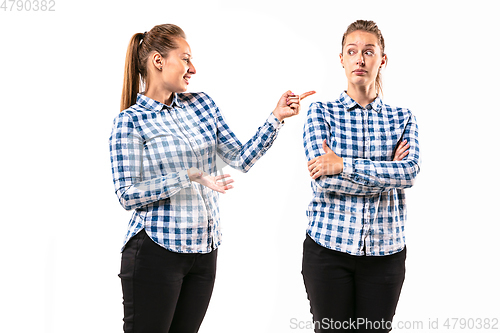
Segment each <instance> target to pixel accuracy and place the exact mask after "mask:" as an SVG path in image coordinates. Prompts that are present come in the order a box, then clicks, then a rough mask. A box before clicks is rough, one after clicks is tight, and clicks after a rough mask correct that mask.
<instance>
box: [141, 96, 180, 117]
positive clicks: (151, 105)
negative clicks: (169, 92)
mask: <svg viewBox="0 0 500 333" xmlns="http://www.w3.org/2000/svg"><path fill="white" fill-rule="evenodd" d="M136 103H137V105H140V106H142V107H143V108H146V109H148V110H153V111H155V112H159V111H161V110H163V109H166V108H171V107H174V106H177V107H182V105H181V104H180V103H179V100H178V99H177V94H176V93H174V98H173V99H172V104H170V105H166V104H163V103H160V102H158V101H156V100H154V99H152V98H149V97H147V96H145V95H143V94H141V93H138V94H137V102H136Z"/></svg>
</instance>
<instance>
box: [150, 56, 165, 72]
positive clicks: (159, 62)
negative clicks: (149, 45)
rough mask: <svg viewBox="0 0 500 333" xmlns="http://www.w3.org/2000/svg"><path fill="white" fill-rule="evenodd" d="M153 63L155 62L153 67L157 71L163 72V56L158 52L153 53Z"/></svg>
mask: <svg viewBox="0 0 500 333" xmlns="http://www.w3.org/2000/svg"><path fill="white" fill-rule="evenodd" d="M151 59H152V61H153V66H154V67H155V68H156V69H157V70H160V71H161V70H162V68H163V57H162V56H161V54H160V53H158V52H155V53H153V55H152V57H151Z"/></svg>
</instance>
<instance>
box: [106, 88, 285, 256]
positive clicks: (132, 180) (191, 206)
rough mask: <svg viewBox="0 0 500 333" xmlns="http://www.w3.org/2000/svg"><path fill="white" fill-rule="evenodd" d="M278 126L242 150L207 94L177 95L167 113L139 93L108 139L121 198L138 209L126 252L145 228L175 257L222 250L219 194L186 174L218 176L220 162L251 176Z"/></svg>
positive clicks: (272, 122) (273, 123)
mask: <svg viewBox="0 0 500 333" xmlns="http://www.w3.org/2000/svg"><path fill="white" fill-rule="evenodd" d="M281 127H282V124H281V123H280V122H279V121H278V119H277V118H276V117H274V115H272V114H271V115H270V116H269V118H268V119H267V121H266V122H265V123H264V125H263V126H261V127H260V128H259V129H258V130H257V133H256V134H255V135H254V136H253V137H252V138H251V139H250V140H249V141H248V142H247V143H245V144H244V145H243V144H241V143H240V141H238V139H237V138H236V136H235V135H234V134H233V132H232V131H231V130H230V129H229V127H228V126H227V124H226V122H225V121H224V118H223V116H222V114H221V112H220V111H219V109H218V108H217V106H216V105H215V103H214V102H213V100H212V99H211V98H210V97H209V96H207V95H206V94H204V93H186V94H176V95H174V99H173V102H172V104H171V105H170V106H167V105H164V104H162V103H160V102H157V101H155V100H153V99H150V98H148V97H146V96H144V95H142V94H138V97H137V103H136V104H134V105H132V106H131V107H130V108H128V109H126V110H124V111H123V112H121V113H120V114H119V115H118V116H117V117H116V118H115V120H114V124H113V130H112V133H111V137H110V140H109V145H110V153H111V165H112V172H113V181H114V185H115V192H116V195H117V196H118V199H119V201H120V203H121V205H122V206H123V207H124V208H125V209H127V210H131V209H133V210H134V212H133V214H132V218H131V219H130V222H129V225H128V231H127V234H126V236H125V241H124V246H125V244H126V243H127V242H128V240H129V239H130V238H132V237H133V236H134V235H136V234H137V233H138V232H139V231H141V230H142V229H145V230H146V233H147V234H148V235H149V236H150V237H151V239H153V240H154V241H155V242H156V243H158V244H159V245H161V246H163V247H164V248H166V249H168V250H171V251H174V252H180V253H208V252H210V251H212V250H213V249H215V248H217V247H218V246H219V244H220V239H221V233H220V226H219V207H218V201H219V196H218V193H217V192H215V191H213V190H211V189H209V188H208V187H205V186H202V185H200V184H199V183H196V182H191V181H190V179H189V177H188V175H187V169H189V168H191V167H196V168H198V169H200V170H203V171H205V172H207V173H209V174H211V175H216V173H217V169H216V167H217V166H216V155H218V156H219V157H220V158H221V159H222V160H223V161H224V162H225V163H227V164H228V165H230V166H232V167H233V168H236V169H238V170H241V171H243V172H247V171H248V170H249V169H250V168H251V167H252V165H253V164H254V163H255V162H256V161H257V160H258V159H259V158H260V157H261V156H262V155H264V153H265V152H266V151H267V149H268V148H269V147H270V146H271V144H272V143H273V141H274V139H275V138H276V135H277V133H278V130H279V129H280V128H281ZM219 167H222V166H221V165H219ZM122 250H123V248H122Z"/></svg>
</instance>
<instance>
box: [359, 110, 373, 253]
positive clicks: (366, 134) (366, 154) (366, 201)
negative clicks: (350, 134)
mask: <svg viewBox="0 0 500 333" xmlns="http://www.w3.org/2000/svg"><path fill="white" fill-rule="evenodd" d="M367 107H368V108H361V114H362V119H363V122H362V126H363V158H364V159H370V129H369V126H370V124H369V117H370V109H371V106H370V105H368V106H367ZM362 198H363V221H362V225H363V248H364V251H363V252H364V255H366V252H367V244H366V243H367V242H368V241H369V236H370V233H371V232H372V225H371V223H370V221H371V219H370V198H367V197H366V196H362Z"/></svg>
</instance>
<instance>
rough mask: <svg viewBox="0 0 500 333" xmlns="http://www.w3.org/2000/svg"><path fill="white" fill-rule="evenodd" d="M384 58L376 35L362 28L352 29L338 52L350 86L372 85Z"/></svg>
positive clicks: (384, 60)
mask: <svg viewBox="0 0 500 333" xmlns="http://www.w3.org/2000/svg"><path fill="white" fill-rule="evenodd" d="M386 59H387V58H386V56H385V54H383V52H382V50H381V48H380V45H379V44H378V39H377V36H376V35H375V34H373V33H370V32H366V31H362V30H356V31H353V32H351V33H350V34H348V35H347V36H346V38H345V42H344V46H343V48H342V53H341V54H340V62H341V64H342V66H344V69H345V75H346V77H347V81H348V84H349V86H350V87H351V86H359V87H372V86H373V87H374V86H375V81H376V78H377V75H378V73H379V70H380V68H381V67H382V66H383V65H384V64H385V62H386Z"/></svg>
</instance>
